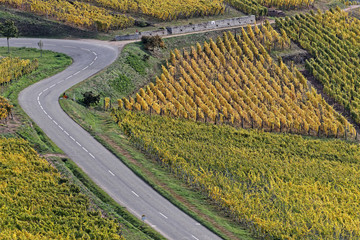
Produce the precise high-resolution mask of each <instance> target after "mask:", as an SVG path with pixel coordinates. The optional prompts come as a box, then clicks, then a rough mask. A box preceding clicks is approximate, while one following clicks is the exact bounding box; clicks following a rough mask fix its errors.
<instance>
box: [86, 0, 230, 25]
mask: <svg viewBox="0 0 360 240" xmlns="http://www.w3.org/2000/svg"><path fill="white" fill-rule="evenodd" d="M86 1H87V2H91V3H96V5H98V6H103V7H106V8H111V9H113V10H117V11H120V12H129V13H142V14H146V15H148V16H152V17H155V18H158V19H161V20H164V21H171V20H176V19H178V18H191V17H197V16H208V15H219V14H222V13H224V11H225V5H224V4H223V0H207V1H201V0H157V1H153V0H137V1H131V0H86Z"/></svg>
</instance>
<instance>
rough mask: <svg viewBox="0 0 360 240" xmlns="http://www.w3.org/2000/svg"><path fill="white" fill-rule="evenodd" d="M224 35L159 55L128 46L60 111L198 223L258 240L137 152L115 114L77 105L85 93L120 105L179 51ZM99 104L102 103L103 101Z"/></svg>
mask: <svg viewBox="0 0 360 240" xmlns="http://www.w3.org/2000/svg"><path fill="white" fill-rule="evenodd" d="M221 32H222V31H219V32H217V33H216V32H211V33H206V34H199V35H194V36H183V37H179V38H171V39H166V40H165V41H166V44H167V46H169V47H168V49H165V50H162V51H157V52H155V53H149V52H147V51H145V50H144V49H143V48H142V46H141V44H139V43H133V44H129V45H127V46H125V47H124V48H123V51H122V53H121V55H120V57H119V59H117V60H116V61H115V62H114V63H113V64H112V65H111V66H110V67H109V68H107V69H106V70H104V71H102V72H101V73H100V74H98V75H96V76H94V77H93V78H90V79H88V80H86V81H84V82H82V83H79V84H78V85H76V86H74V87H72V88H71V89H69V90H67V94H68V95H69V96H71V97H72V96H76V99H77V101H72V100H69V99H67V100H64V99H63V100H61V101H60V105H61V106H62V108H63V109H64V111H65V112H67V114H69V116H70V117H72V118H73V119H74V120H75V121H76V122H77V123H78V124H80V125H81V126H82V127H83V128H84V129H85V130H87V131H88V132H90V134H92V135H93V136H94V137H95V138H96V139H97V140H98V141H99V142H100V143H102V144H103V145H104V146H105V147H107V148H108V149H109V150H110V151H112V152H113V153H114V154H115V155H117V156H118V158H119V159H120V160H122V161H123V162H124V163H125V164H126V165H127V166H128V167H129V168H131V169H132V171H134V172H135V173H136V174H137V175H138V176H140V177H141V178H142V179H144V180H145V181H146V182H147V183H148V184H149V185H150V186H152V187H153V188H154V189H155V190H157V191H158V192H159V193H160V194H162V195H163V196H164V197H166V198H167V199H168V200H170V201H171V202H172V203H173V204H175V205H176V206H178V207H179V208H180V209H181V210H183V211H184V212H186V213H187V214H189V215H190V216H192V217H193V218H194V219H196V220H197V221H198V222H199V223H201V224H202V225H204V226H206V227H207V228H209V229H210V230H212V231H213V232H215V233H217V234H218V235H219V236H221V237H222V238H224V239H253V238H252V236H251V235H250V233H249V232H248V231H247V230H246V229H244V228H242V227H241V226H240V225H239V224H237V223H235V222H233V221H232V220H231V219H230V218H229V217H228V216H226V215H225V214H224V213H223V212H222V211H221V209H218V208H217V207H216V206H215V205H214V204H212V203H211V201H209V200H207V198H206V197H205V196H203V195H202V194H200V193H198V192H195V191H193V190H191V189H190V188H189V187H188V186H186V184H184V183H182V181H181V180H179V179H177V178H175V177H174V176H173V175H172V174H171V173H169V172H168V171H167V170H166V169H164V168H162V167H161V166H160V165H158V163H157V162H156V161H154V160H152V159H151V158H148V157H147V156H146V155H145V154H143V153H142V152H140V151H138V150H136V149H135V148H134V147H133V146H132V144H131V143H130V142H128V140H127V138H126V137H125V136H124V135H123V134H122V133H121V130H120V129H119V127H118V126H117V125H116V124H115V123H114V122H113V120H112V119H111V117H110V113H109V112H104V111H103V110H102V106H100V105H101V104H100V105H99V106H96V107H92V108H90V109H88V108H86V107H84V106H83V105H82V104H79V103H78V102H80V100H81V98H82V96H81V95H82V93H84V92H86V91H91V90H92V91H93V92H94V91H95V92H96V94H100V96H101V97H102V99H103V98H104V97H108V96H110V97H111V98H112V99H114V100H113V101H112V102H113V104H116V103H115V102H116V101H115V99H116V98H120V97H124V96H127V95H131V94H132V93H133V92H134V91H135V90H137V89H139V88H140V87H143V86H144V85H145V84H147V83H149V82H150V81H153V80H154V78H155V76H156V75H158V72H159V70H160V69H161V65H162V64H165V63H166V59H167V57H168V52H169V51H170V50H171V49H172V48H173V47H174V46H176V47H178V48H180V49H181V48H182V47H189V45H190V44H193V43H196V42H197V41H199V42H202V41H203V40H205V38H207V37H209V36H211V37H216V36H217V35H216V34H221ZM185 43H186V44H185ZM130 54H133V55H136V56H137V57H135V58H134V57H131V59H137V61H139V65H142V64H143V63H141V64H140V62H141V61H143V62H146V64H145V65H146V66H147V67H146V69H145V74H144V71H142V70H141V71H139V72H137V71H136V70H135V69H134V68H133V67H131V64H129V61H127V59H128V57H129V56H130ZM124 76H125V77H124ZM129 80H130V81H129ZM115 85H116V86H117V88H118V89H117V90H115V88H116V87H114V86H115ZM100 102H101V103H102V100H101V101H100Z"/></svg>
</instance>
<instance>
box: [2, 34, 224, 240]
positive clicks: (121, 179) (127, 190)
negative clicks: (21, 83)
mask: <svg viewBox="0 0 360 240" xmlns="http://www.w3.org/2000/svg"><path fill="white" fill-rule="evenodd" d="M39 40H40V39H11V45H12V46H17V47H22V46H24V47H33V48H36V47H37V43H38V42H39ZM42 41H43V43H44V47H43V48H44V49H48V50H52V51H56V52H62V53H65V54H67V55H68V56H70V57H72V59H73V64H72V65H71V66H69V67H68V68H67V69H66V70H64V71H63V72H61V73H59V74H56V75H55V76H52V77H50V78H47V79H45V80H42V81H41V82H38V83H36V84H34V85H32V86H30V87H28V88H26V89H24V90H23V91H22V92H21V93H20V94H19V97H18V99H19V104H20V106H21V107H22V108H23V109H24V111H25V112H26V113H27V114H28V115H29V116H30V117H31V118H32V119H33V120H34V122H36V124H37V125H38V126H39V127H40V128H41V129H43V131H44V132H45V133H46V134H47V136H49V138H50V139H51V140H52V141H53V142H54V143H55V144H56V145H57V146H58V147H60V148H61V149H62V150H63V151H64V152H65V153H66V154H67V155H68V156H69V157H70V158H71V159H72V160H73V161H74V162H75V163H76V164H77V165H78V166H79V167H81V169H82V170H83V171H84V172H85V173H86V174H87V175H88V176H89V177H90V178H91V179H92V180H93V181H94V182H95V183H96V184H97V185H99V186H100V187H101V188H102V189H103V190H104V191H106V192H107V193H108V194H109V195H110V196H111V197H112V198H113V199H114V200H116V201H117V202H118V203H119V204H121V205H122V206H125V207H126V208H127V209H128V210H129V211H130V212H131V213H132V214H134V215H135V216H136V217H138V218H141V216H142V215H143V214H144V215H145V216H146V219H145V222H146V223H148V224H149V225H150V226H152V227H153V228H154V229H155V230H157V231H158V232H160V233H161V234H162V235H163V236H165V237H166V238H168V239H174V240H181V239H191V240H197V239H199V240H202V239H204V240H205V239H206V240H211V239H220V238H219V237H218V236H217V235H215V234H214V233H212V232H211V231H209V230H208V229H207V228H205V227H204V226H202V225H200V224H199V223H197V222H196V221H195V220H194V219H192V218H191V217H189V216H188V215H186V214H185V213H183V212H182V211H181V210H179V209H178V208H177V207H175V206H174V205H172V204H171V203H170V202H169V201H167V200H166V199H165V198H163V197H162V196H161V195H160V194H158V193H157V192H156V191H155V190H153V189H152V188H151V187H149V186H148V185H147V184H146V183H145V182H143V181H142V180H141V179H140V178H139V177H137V176H136V175H135V174H134V173H133V172H132V171H131V170H129V169H128V168H127V167H126V166H125V165H124V164H123V163H122V162H121V161H120V160H119V159H118V158H116V157H115V156H114V155H113V154H112V153H110V152H109V151H108V150H107V149H106V148H105V147H103V146H102V145H101V144H100V143H98V142H97V141H96V140H95V139H94V138H93V137H92V136H91V135H90V134H89V133H88V132H86V131H85V130H84V129H82V128H81V127H80V126H79V125H77V124H76V123H75V122H74V121H73V120H72V119H71V118H70V117H69V116H68V115H67V114H66V113H65V112H64V111H63V110H62V109H61V107H60V105H59V102H58V98H59V96H60V95H61V94H62V93H63V92H65V91H66V90H67V89H68V88H70V87H71V86H73V85H75V84H77V83H79V82H81V81H83V80H85V79H87V78H88V77H90V76H92V75H94V74H95V73H97V72H99V71H100V70H102V69H103V68H105V67H106V66H108V65H110V64H111V63H112V62H113V61H115V59H116V58H117V56H118V46H115V45H111V44H110V43H109V42H100V41H81V40H54V39H42ZM0 46H6V39H4V38H0Z"/></svg>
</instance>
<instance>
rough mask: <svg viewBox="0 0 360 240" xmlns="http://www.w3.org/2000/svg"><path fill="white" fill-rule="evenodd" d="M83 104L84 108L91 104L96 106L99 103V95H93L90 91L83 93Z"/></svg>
mask: <svg viewBox="0 0 360 240" xmlns="http://www.w3.org/2000/svg"><path fill="white" fill-rule="evenodd" d="M83 97H84V98H83V100H82V101H83V103H84V104H85V106H87V107H88V106H90V105H91V104H98V103H99V101H100V95H95V94H94V93H93V92H92V91H90V92H85V93H83Z"/></svg>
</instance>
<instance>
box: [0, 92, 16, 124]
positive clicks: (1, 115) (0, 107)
mask: <svg viewBox="0 0 360 240" xmlns="http://www.w3.org/2000/svg"><path fill="white" fill-rule="evenodd" d="M12 108H13V105H11V104H10V102H9V101H8V100H7V99H6V98H4V97H3V96H0V120H3V119H7V118H8V117H9V115H10V114H11V109H12Z"/></svg>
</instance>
